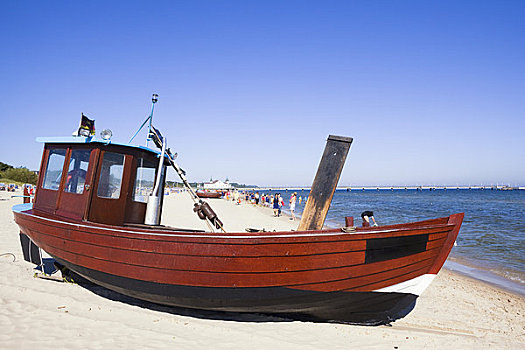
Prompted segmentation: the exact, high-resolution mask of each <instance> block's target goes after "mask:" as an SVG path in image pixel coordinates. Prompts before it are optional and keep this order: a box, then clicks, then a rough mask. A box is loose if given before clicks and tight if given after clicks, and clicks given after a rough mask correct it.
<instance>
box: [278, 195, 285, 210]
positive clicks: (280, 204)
mask: <svg viewBox="0 0 525 350" xmlns="http://www.w3.org/2000/svg"><path fill="white" fill-rule="evenodd" d="M278 195H279V199H278V203H279V213H278V215H277V216H281V213H282V208H283V207H284V199H283V197H282V196H281V194H280V193H279V194H278Z"/></svg>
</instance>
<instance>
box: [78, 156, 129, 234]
mask: <svg viewBox="0 0 525 350" xmlns="http://www.w3.org/2000/svg"><path fill="white" fill-rule="evenodd" d="M132 160H133V157H132V156H131V155H126V154H121V153H116V152H110V151H102V152H101V155H100V160H99V165H98V167H97V171H96V175H95V181H94V184H93V190H92V193H91V205H90V207H89V215H88V220H89V221H93V222H98V223H102V224H109V225H123V223H124V215H125V210H126V203H127V200H128V193H129V186H130V176H131V163H132Z"/></svg>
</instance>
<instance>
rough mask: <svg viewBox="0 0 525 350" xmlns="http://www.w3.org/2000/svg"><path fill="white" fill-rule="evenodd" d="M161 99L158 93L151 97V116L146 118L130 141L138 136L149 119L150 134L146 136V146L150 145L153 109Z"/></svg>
mask: <svg viewBox="0 0 525 350" xmlns="http://www.w3.org/2000/svg"><path fill="white" fill-rule="evenodd" d="M158 100H159V95H157V94H153V96H152V97H151V113H150V114H149V116H148V117H147V118H146V120H144V123H142V125H141V126H140V128H139V129H138V130H137V132H136V133H135V135H133V137H132V138H131V139H130V140H129V143H131V141H133V139H134V138H135V136H137V134H138V133H139V132H140V130H142V128H143V127H144V125H146V123H147V122H148V121H149V126H148V136H146V147H148V143H149V141H150V140H151V138H150V133H151V122H152V120H153V110H154V109H155V103H157V101H158Z"/></svg>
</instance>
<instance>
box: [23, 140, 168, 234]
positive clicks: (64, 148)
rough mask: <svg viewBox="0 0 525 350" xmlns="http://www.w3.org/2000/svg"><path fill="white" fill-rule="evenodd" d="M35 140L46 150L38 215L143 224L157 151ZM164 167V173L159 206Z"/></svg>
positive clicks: (99, 143) (156, 166) (101, 142)
mask: <svg viewBox="0 0 525 350" xmlns="http://www.w3.org/2000/svg"><path fill="white" fill-rule="evenodd" d="M37 141H39V142H43V143H44V144H45V145H44V152H43V154H42V161H41V164H40V176H39V178H38V184H37V190H36V194H35V200H34V204H33V210H34V211H38V212H42V213H46V214H50V215H57V216H61V217H65V218H69V219H72V220H79V221H91V222H95V223H101V224H109V225H117V226H123V225H126V224H144V222H145V216H146V203H147V200H148V196H149V195H151V193H152V191H153V188H154V185H155V181H156V179H157V172H158V171H159V170H158V169H159V158H160V153H159V152H157V151H154V150H151V149H149V148H146V147H142V146H134V145H128V144H118V143H113V142H108V141H104V140H94V139H91V138H88V137H67V138H46V139H40V138H39V139H37ZM166 164H167V163H166V161H165V162H164V163H163V165H162V167H161V170H160V171H161V175H160V183H159V184H160V189H161V190H160V191H159V192H160V193H161V194H160V196H161V203H160V204H161V206H162V192H163V191H162V189H163V188H164V182H165V174H166Z"/></svg>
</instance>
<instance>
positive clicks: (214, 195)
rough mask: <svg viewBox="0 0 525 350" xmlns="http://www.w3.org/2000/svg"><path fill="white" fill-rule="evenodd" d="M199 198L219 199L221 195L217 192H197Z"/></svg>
mask: <svg viewBox="0 0 525 350" xmlns="http://www.w3.org/2000/svg"><path fill="white" fill-rule="evenodd" d="M196 193H197V196H199V198H221V197H222V193H221V192H217V191H197V192H196Z"/></svg>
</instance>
